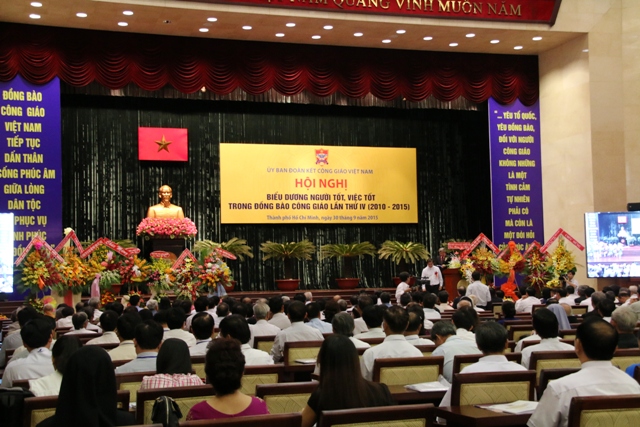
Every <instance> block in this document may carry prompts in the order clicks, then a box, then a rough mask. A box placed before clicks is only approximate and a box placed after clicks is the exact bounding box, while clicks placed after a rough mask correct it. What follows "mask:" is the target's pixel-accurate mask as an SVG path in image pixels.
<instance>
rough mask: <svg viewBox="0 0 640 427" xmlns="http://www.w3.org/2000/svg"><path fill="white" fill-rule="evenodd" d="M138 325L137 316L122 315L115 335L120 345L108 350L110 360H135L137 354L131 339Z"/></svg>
mask: <svg viewBox="0 0 640 427" xmlns="http://www.w3.org/2000/svg"><path fill="white" fill-rule="evenodd" d="M140 323H142V319H140V316H139V315H137V314H123V315H122V316H120V317H119V318H118V323H117V325H118V327H117V328H116V335H118V339H119V340H120V345H119V346H118V347H116V348H114V349H111V350H109V356H111V360H113V361H116V360H133V359H135V358H136V356H137V353H136V347H135V344H134V343H133V339H134V338H135V332H136V326H138V325H139V324H140ZM160 328H162V326H161V327H160Z"/></svg>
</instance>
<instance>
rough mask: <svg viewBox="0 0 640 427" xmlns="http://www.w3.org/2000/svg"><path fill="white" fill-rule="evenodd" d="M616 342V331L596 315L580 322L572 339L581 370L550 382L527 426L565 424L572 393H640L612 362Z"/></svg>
mask: <svg viewBox="0 0 640 427" xmlns="http://www.w3.org/2000/svg"><path fill="white" fill-rule="evenodd" d="M617 343H618V333H617V332H616V330H615V329H614V328H613V326H611V325H610V324H609V323H607V322H605V321H604V320H601V319H597V318H594V319H590V320H585V321H584V322H582V323H581V324H580V326H578V330H577V332H576V340H575V347H576V354H577V355H578V359H580V363H581V364H582V367H581V369H580V371H578V372H576V373H575V374H571V375H567V376H565V377H562V378H560V379H557V380H555V381H552V382H550V383H549V385H548V386H547V389H546V390H545V392H544V394H543V395H542V398H541V399H540V401H539V403H538V407H537V408H536V410H535V411H534V412H533V414H532V415H531V418H529V422H528V423H527V425H528V426H529V427H547V426H554V427H555V426H558V427H565V426H567V424H568V417H569V406H570V404H571V399H572V398H573V397H575V396H615V395H622V394H635V395H638V394H640V385H639V384H638V383H637V382H636V381H635V380H634V379H633V378H631V377H630V376H628V375H627V374H625V373H624V371H621V370H620V369H618V368H617V367H615V366H613V364H612V363H611V359H612V358H613V354H614V352H615V351H616V345H617Z"/></svg>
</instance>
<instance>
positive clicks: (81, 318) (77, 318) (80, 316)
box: [71, 311, 88, 330]
mask: <svg viewBox="0 0 640 427" xmlns="http://www.w3.org/2000/svg"><path fill="white" fill-rule="evenodd" d="M87 320H88V317H87V315H86V313H84V312H82V311H81V312H79V313H76V314H74V315H73V316H71V322H72V323H73V328H74V329H75V330H78V329H82V327H83V326H84V323H85V322H86V321H87Z"/></svg>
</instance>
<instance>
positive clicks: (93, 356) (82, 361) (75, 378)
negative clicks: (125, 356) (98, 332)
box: [53, 345, 117, 426]
mask: <svg viewBox="0 0 640 427" xmlns="http://www.w3.org/2000/svg"><path fill="white" fill-rule="evenodd" d="M67 366H68V367H70V369H66V370H65V374H64V375H63V376H62V384H61V385H60V394H59V396H58V404H57V407H56V414H55V422H54V424H53V425H56V426H98V425H100V426H102V425H105V426H106V425H116V392H117V389H116V377H115V373H114V370H113V365H112V363H111V357H109V354H108V353H107V352H106V351H105V350H104V349H103V348H101V347H99V346H96V345H88V346H84V347H82V348H80V349H78V350H77V351H75V352H74V353H73V354H72V355H71V356H70V357H69V360H68V362H67Z"/></svg>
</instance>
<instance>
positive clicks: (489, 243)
mask: <svg viewBox="0 0 640 427" xmlns="http://www.w3.org/2000/svg"><path fill="white" fill-rule="evenodd" d="M482 242H484V244H485V245H487V247H488V248H489V249H491V250H492V251H493V253H495V254H497V253H498V251H499V249H498V247H497V246H496V245H495V244H494V243H493V242H492V241H491V239H489V238H488V237H487V236H485V235H484V233H480V234H478V237H476V238H475V239H474V240H473V242H471V244H470V245H469V247H468V248H467V249H466V250H465V251H464V252H463V253H462V255H460V258H462V259H464V258H466V257H467V256H468V255H469V254H470V253H471V252H472V251H473V250H474V249H475V248H476V246H478V245H479V244H480V243H482Z"/></svg>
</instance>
